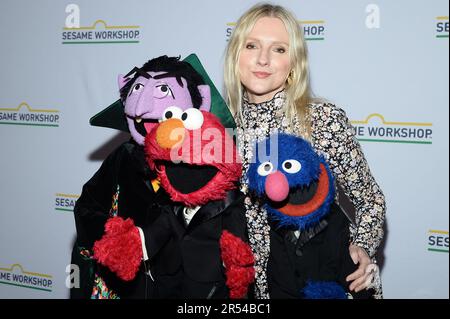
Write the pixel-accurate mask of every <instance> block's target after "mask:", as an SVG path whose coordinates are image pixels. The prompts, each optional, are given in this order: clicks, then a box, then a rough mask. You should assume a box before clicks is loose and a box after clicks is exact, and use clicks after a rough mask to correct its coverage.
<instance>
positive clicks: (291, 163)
mask: <svg viewBox="0 0 450 319" xmlns="http://www.w3.org/2000/svg"><path fill="white" fill-rule="evenodd" d="M282 167H283V170H284V171H285V172H286V173H289V174H295V173H298V172H299V171H300V169H301V168H302V164H300V162H299V161H297V160H294V159H290V160H286V161H284V162H283V165H282Z"/></svg>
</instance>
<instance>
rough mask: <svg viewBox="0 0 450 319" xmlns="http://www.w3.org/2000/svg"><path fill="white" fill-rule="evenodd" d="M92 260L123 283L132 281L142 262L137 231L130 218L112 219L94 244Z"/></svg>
mask: <svg viewBox="0 0 450 319" xmlns="http://www.w3.org/2000/svg"><path fill="white" fill-rule="evenodd" d="M94 259H96V260H97V261H98V262H99V263H100V264H102V265H104V266H106V267H108V268H109V269H110V270H111V271H112V272H114V273H116V274H117V276H118V277H119V278H121V279H123V280H125V281H129V280H132V279H134V277H135V276H136V273H137V272H138V270H139V266H140V264H141V260H142V246H141V238H140V236H139V231H138V229H137V227H136V226H135V225H134V222H133V220H132V219H131V218H128V219H126V220H124V219H122V218H121V217H112V218H110V219H109V220H108V221H107V222H106V224H105V234H104V235H103V237H102V238H101V239H100V240H98V241H96V242H95V244H94Z"/></svg>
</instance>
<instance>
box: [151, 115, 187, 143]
mask: <svg viewBox="0 0 450 319" xmlns="http://www.w3.org/2000/svg"><path fill="white" fill-rule="evenodd" d="M184 136H185V128H184V125H183V122H182V121H181V120H179V119H169V120H166V121H164V122H161V124H160V125H159V127H158V129H157V130H156V142H157V143H158V145H159V146H161V148H169V149H170V148H172V147H174V146H178V145H181V144H182V143H183V141H184Z"/></svg>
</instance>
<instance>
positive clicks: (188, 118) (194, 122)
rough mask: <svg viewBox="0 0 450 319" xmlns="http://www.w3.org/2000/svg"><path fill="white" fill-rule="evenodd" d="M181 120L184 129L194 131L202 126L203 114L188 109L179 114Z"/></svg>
mask: <svg viewBox="0 0 450 319" xmlns="http://www.w3.org/2000/svg"><path fill="white" fill-rule="evenodd" d="M181 120H182V121H183V123H184V127H185V128H187V129H188V130H191V131H192V130H196V129H199V128H200V127H202V125H203V114H202V112H201V111H200V110H198V109H195V108H190V109H187V110H186V111H184V112H183V114H181Z"/></svg>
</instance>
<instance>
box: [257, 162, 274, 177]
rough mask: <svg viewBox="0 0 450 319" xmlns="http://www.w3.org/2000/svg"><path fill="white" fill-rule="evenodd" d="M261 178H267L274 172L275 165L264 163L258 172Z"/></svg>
mask: <svg viewBox="0 0 450 319" xmlns="http://www.w3.org/2000/svg"><path fill="white" fill-rule="evenodd" d="M256 171H257V172H258V174H259V175H260V176H267V175H269V174H270V173H272V171H273V164H272V163H271V162H264V163H262V164H260V165H259V166H258V169H257V170H256Z"/></svg>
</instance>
